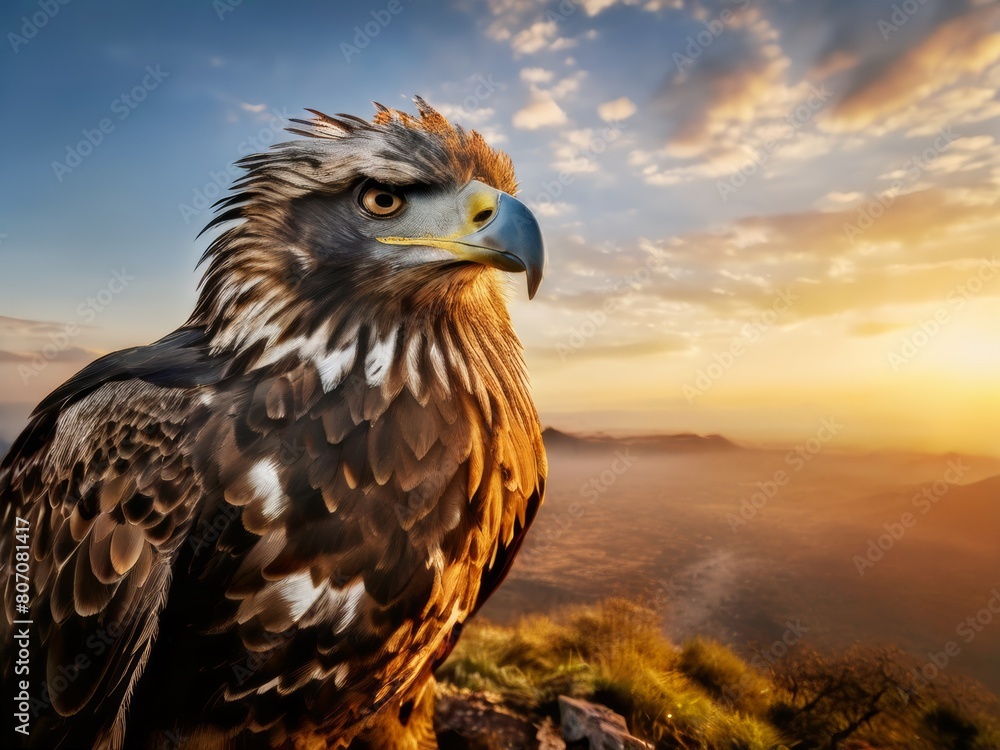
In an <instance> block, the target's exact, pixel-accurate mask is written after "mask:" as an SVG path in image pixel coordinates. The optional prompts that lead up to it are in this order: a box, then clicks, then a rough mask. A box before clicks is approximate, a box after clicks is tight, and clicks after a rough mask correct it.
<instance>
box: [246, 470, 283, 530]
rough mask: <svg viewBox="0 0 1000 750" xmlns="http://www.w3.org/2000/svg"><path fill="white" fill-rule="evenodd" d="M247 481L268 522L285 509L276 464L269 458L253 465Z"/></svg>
mask: <svg viewBox="0 0 1000 750" xmlns="http://www.w3.org/2000/svg"><path fill="white" fill-rule="evenodd" d="M247 479H248V480H249V482H250V486H251V487H252V488H253V492H254V494H255V495H256V498H257V500H258V501H259V502H260V504H261V506H260V507H261V514H262V515H263V516H264V518H266V519H267V520H268V521H272V520H274V519H275V518H277V517H278V515H279V514H280V513H281V511H282V510H284V508H285V493H284V492H283V491H282V489H281V477H280V476H279V475H278V464H277V463H276V462H275V461H274V459H271V458H265V459H262V460H260V461H258V462H257V463H255V464H254V465H253V468H252V469H250V471H249V472H248V474H247Z"/></svg>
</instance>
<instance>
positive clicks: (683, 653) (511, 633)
mask: <svg viewBox="0 0 1000 750" xmlns="http://www.w3.org/2000/svg"><path fill="white" fill-rule="evenodd" d="M901 658H903V657H902V655H901V654H898V652H893V651H889V650H885V649H882V650H872V649H869V650H865V649H861V648H859V649H854V650H851V651H849V652H847V653H846V654H839V655H834V656H829V657H828V656H822V655H819V654H817V653H815V652H808V653H807V654H806V655H805V656H804V657H803V658H802V659H799V660H796V659H793V658H789V659H788V660H787V665H786V667H785V674H784V675H782V674H781V673H780V670H779V671H778V672H776V673H775V674H774V675H765V674H763V673H761V672H759V671H757V670H756V669H754V668H753V667H752V666H750V665H749V664H747V663H746V662H745V661H743V660H742V659H741V658H740V657H739V656H738V655H737V654H735V653H734V652H733V651H731V650H730V649H729V648H727V647H726V646H724V645H722V644H719V643H717V642H715V641H711V640H707V639H703V638H697V639H695V640H693V641H691V642H689V643H687V644H685V645H684V646H683V647H678V646H676V645H675V644H673V643H671V642H670V641H669V640H668V639H667V638H665V637H664V635H663V634H662V632H661V630H660V618H659V615H657V614H656V613H655V612H653V611H651V610H649V609H646V608H644V607H643V606H641V605H639V604H636V603H634V602H630V601H626V600H622V599H611V600H608V601H605V602H602V603H600V604H597V605H595V606H592V607H581V608H575V609H570V610H567V611H566V612H564V613H562V615H561V616H559V617H558V618H555V619H553V618H549V617H540V616H534V617H528V618H525V619H523V620H522V621H520V622H519V623H518V624H517V625H516V626H514V627H502V626H498V625H494V624H491V623H488V622H473V623H471V624H470V625H469V626H468V627H467V628H466V630H465V632H464V634H463V636H462V639H461V640H460V641H459V644H458V646H457V647H456V649H455V651H454V653H453V654H452V655H451V658H449V660H448V661H447V662H446V663H445V664H444V665H443V666H442V667H441V669H440V670H439V671H438V678H439V679H440V680H442V681H444V682H450V683H452V684H454V685H455V686H456V687H459V688H468V689H471V690H476V691H482V692H487V693H493V694H495V695H497V696H499V698H500V699H502V700H503V701H504V703H506V704H507V705H509V706H511V707H513V708H517V709H520V710H522V711H524V712H527V713H530V714H534V715H536V716H538V717H544V716H551V717H553V718H557V717H558V697H559V696H560V695H569V696H573V697H577V698H585V699H588V700H593V701H595V702H598V703H602V704H604V705H606V706H608V707H610V708H612V709H613V710H615V711H617V712H619V713H621V714H622V715H623V716H625V718H626V719H627V721H628V724H629V727H630V729H631V731H632V732H633V733H634V734H635V735H636V736H638V737H641V738H643V739H646V740H649V741H651V742H653V743H654V744H655V745H656V746H657V748H684V749H687V750H773V749H774V748H777V747H781V746H786V747H788V748H795V750H806V749H807V748H824V750H833V749H834V748H841V747H842V748H850V747H856V748H860V747H870V748H899V750H931V749H932V748H936V747H943V746H945V747H955V748H963V749H966V750H988V749H989V748H1000V724H998V723H997V721H996V719H995V716H996V714H995V709H996V708H997V705H998V704H997V702H996V699H995V696H989V695H988V694H987V697H985V698H982V699H980V698H979V697H977V698H976V700H975V701H972V700H971V698H970V696H972V695H973V694H974V693H975V694H976V695H977V696H978V695H980V694H981V691H980V689H979V688H978V687H976V688H969V689H968V690H966V689H965V688H964V687H963V686H962V685H961V684H960V682H954V681H951V682H946V681H942V682H941V683H940V684H939V685H937V686H935V688H934V690H933V691H930V692H928V694H927V695H926V696H920V697H919V698H913V699H909V700H905V701H902V700H892V701H886V700H885V696H884V695H883V697H882V698H876V699H875V702H876V703H877V704H878V705H879V706H880V707H881V708H880V713H878V714H877V715H876V716H875V717H874V718H871V719H869V720H867V721H865V722H864V723H862V724H861V725H860V726H858V727H857V728H856V729H854V730H853V731H852V733H851V734H850V736H849V737H845V739H844V740H842V741H838V742H837V743H834V744H831V741H830V738H831V735H832V733H833V732H836V731H840V730H841V729H842V728H843V727H844V726H847V725H849V724H850V721H851V717H852V716H853V715H854V714H855V713H856V712H857V707H858V705H860V704H863V702H864V701H865V700H867V699H868V698H870V697H871V696H872V695H880V694H882V693H879V692H878V691H879V689H880V687H884V685H886V684H889V685H894V684H895V683H891V682H890V683H886V682H885V679H886V677H885V676H886V675H887V674H889V671H886V670H887V669H888V667H887V666H886V665H887V663H888V664H889V666H891V667H892V668H893V669H894V670H896V671H897V672H898V673H900V674H901V673H902V672H899V670H903V671H905V670H906V669H908V668H909V664H907V663H905V662H902V661H899V660H900V659H901ZM893 660H895V661H893ZM876 664H877V665H879V668H878V671H876V670H875V668H874V666H873V665H876ZM796 670H801V673H800V672H798V671H796ZM890 671H891V670H890ZM801 675H806V676H807V677H808V679H805V678H803V679H799V678H800V676H801ZM880 680H881V682H880ZM831 684H833V685H835V686H836V690H834V691H832V692H831V694H830V696H829V697H822V699H817V692H816V691H818V690H826V689H827V686H829V685H831ZM790 686H791V687H790ZM811 690H812V691H813V692H810V691H811ZM977 691H978V692H977ZM884 692H885V691H883V693H884ZM879 701H881V703H879ZM973 704H974V705H973ZM956 706H960V707H961V708H956ZM970 706H971V707H970ZM991 712H994V713H991ZM851 743H854V744H851Z"/></svg>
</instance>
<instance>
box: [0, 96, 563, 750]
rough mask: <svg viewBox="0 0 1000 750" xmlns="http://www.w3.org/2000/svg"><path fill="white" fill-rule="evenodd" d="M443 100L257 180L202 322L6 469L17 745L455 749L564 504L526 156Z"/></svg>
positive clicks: (107, 387) (34, 435) (133, 356)
mask: <svg viewBox="0 0 1000 750" xmlns="http://www.w3.org/2000/svg"><path fill="white" fill-rule="evenodd" d="M414 101H415V103H416V109H417V111H416V113H415V114H410V113H406V112H403V111H400V110H396V109H391V108H387V107H384V106H382V105H379V104H376V105H375V108H376V112H375V115H374V117H373V119H372V120H370V121H369V120H365V119H362V118H358V117H355V116H351V115H347V114H338V115H336V116H328V115H325V114H322V113H321V112H318V111H316V110H311V109H310V110H307V111H308V112H310V113H311V115H310V116H309V119H302V120H294V121H293V122H294V125H293V126H292V127H290V128H289V130H290V132H292V133H293V134H295V135H297V136H303V137H301V138H296V139H294V140H290V141H289V142H285V143H280V144H277V145H275V146H273V147H271V148H270V149H268V150H267V151H265V152H262V153H258V154H254V155H251V156H248V157H246V158H244V159H242V160H240V161H239V162H237V165H238V166H239V167H241V168H242V169H243V170H244V171H243V173H242V174H241V175H240V178H239V179H237V180H236V181H235V182H234V184H233V187H232V189H231V191H230V193H228V194H227V195H226V197H224V198H223V199H221V200H220V201H219V202H218V203H217V204H216V207H217V212H216V214H215V215H214V216H213V218H212V220H211V222H210V223H209V224H208V227H206V230H207V229H213V228H214V231H215V232H216V234H217V236H216V237H215V239H214V240H213V241H212V242H211V244H210V245H209V247H208V249H207V250H206V251H205V254H204V257H203V258H202V263H204V264H205V270H204V275H203V277H202V280H201V284H200V287H199V290H200V291H199V297H198V301H197V304H196V306H195V309H194V312H193V313H192V314H191V317H190V318H189V319H188V321H187V322H186V323H185V324H184V325H183V326H181V327H180V328H178V329H177V330H175V331H174V332H173V333H170V334H169V335H167V336H166V337H164V338H162V339H160V340H159V341H156V342H155V343H153V344H149V345H147V346H139V347H136V348H131V349H126V350H123V351H118V352H115V353H112V354H109V355H107V356H104V357H102V358H100V359H98V360H97V361H95V362H93V363H92V364H90V365H89V366H88V367H86V368H85V369H83V370H82V371H81V372H80V373H78V374H77V375H76V376H74V377H73V378H72V379H70V380H69V381H68V382H66V383H65V384H64V385H62V386H60V387H59V388H58V389H56V390H55V391H54V392H53V393H52V394H51V395H49V396H48V397H47V398H45V399H44V400H43V401H42V402H41V403H40V404H39V405H38V407H37V408H36V409H35V411H34V413H33V415H32V416H31V418H30V421H29V423H28V425H27V427H26V428H25V429H24V431H23V432H22V433H21V434H20V436H19V437H18V439H17V440H16V441H15V442H14V444H13V445H12V446H11V448H10V449H9V451H8V453H7V455H6V457H5V458H4V460H3V462H2V463H0V504H2V527H3V529H2V530H3V534H2V536H0V580H2V583H3V586H4V596H5V614H4V616H3V617H0V642H2V644H3V646H2V648H3V656H2V660H0V669H2V674H3V684H4V695H5V696H6V697H7V698H8V699H9V698H10V697H12V696H13V697H14V698H15V714H16V722H15V723H16V727H15V732H14V733H13V735H11V734H9V733H8V734H7V735H6V737H5V739H4V742H5V743H7V742H8V741H10V738H11V736H13V738H14V740H15V741H16V742H20V743H21V744H22V745H23V746H26V747H33V748H34V747H39V748H41V747H44V748H78V747H86V748H91V747H93V748H107V749H110V750H118V749H120V748H160V747H170V748H234V749H235V748H240V749H247V750H250V749H253V748H289V749H292V748H294V749H295V750H306V749H308V750H312V749H314V748H331V749H332V748H347V747H351V748H372V749H374V748H383V747H384V748H403V749H406V748H433V747H436V742H435V739H434V734H433V726H432V712H433V700H434V680H433V674H434V670H435V668H436V666H437V665H439V664H440V663H441V662H442V661H443V660H444V659H445V658H446V657H447V656H448V654H449V652H450V651H451V649H452V648H453V647H454V645H455V643H456V640H457V639H458V637H459V634H460V632H461V629H462V625H463V623H465V622H466V621H467V620H468V619H469V618H470V617H471V616H473V614H475V613H476V611H477V610H478V609H479V608H480V607H481V606H482V605H483V603H484V602H485V601H486V599H487V598H488V597H489V596H490V595H491V594H492V592H493V591H494V590H495V589H496V588H497V586H499V585H500V583H501V582H502V580H503V579H504V577H505V575H506V574H507V572H508V571H509V570H510V567H511V564H512V562H513V560H514V557H515V555H516V553H517V551H518V549H519V547H520V546H521V544H522V542H523V540H524V537H525V533H526V532H527V530H528V528H529V526H530V525H531V523H532V520H533V519H534V517H535V515H536V512H537V511H538V508H539V506H540V504H541V502H542V498H543V494H544V488H545V477H546V457H545V451H544V447H543V444H542V439H541V431H540V427H539V421H538V414H537V410H536V408H535V405H534V403H533V400H532V397H531V393H530V388H529V381H528V375H527V370H526V366H525V362H524V359H523V350H522V346H521V344H520V342H519V339H518V337H517V335H516V333H515V331H514V328H513V325H512V322H511V318H510V315H509V313H508V309H507V298H508V296H509V289H508V286H509V285H508V281H507V280H508V279H510V278H511V277H509V276H507V275H506V274H507V273H510V274H516V273H524V274H525V275H526V279H527V289H528V295H529V297H533V296H534V294H535V292H536V290H537V288H538V286H539V283H540V281H541V277H542V271H543V265H544V260H545V258H544V255H545V251H544V245H543V240H542V235H541V231H540V229H539V225H538V222H537V221H536V219H535V218H534V216H533V215H532V213H531V211H530V210H529V209H528V208H527V207H526V206H525V205H524V204H523V203H522V202H520V201H518V200H517V199H516V198H515V197H514V194H515V193H516V190H517V183H516V180H515V176H514V169H513V165H512V162H511V159H510V157H509V156H508V155H507V154H505V153H503V152H501V151H497V150H494V149H493V148H491V147H490V146H489V145H488V144H487V143H486V141H485V139H484V138H483V137H482V136H481V135H480V134H479V133H477V132H476V131H474V130H465V129H463V128H461V127H459V126H456V125H454V124H452V123H450V122H449V121H448V120H447V119H446V118H445V117H444V116H443V115H441V114H440V113H439V112H437V111H436V110H434V109H433V108H431V107H430V106H429V105H427V104H426V103H425V102H424V101H423V100H422V99H419V98H417V99H415V100H414ZM504 272H505V273H504ZM8 710H9V706H8Z"/></svg>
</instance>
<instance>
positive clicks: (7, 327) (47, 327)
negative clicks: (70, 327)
mask: <svg viewBox="0 0 1000 750" xmlns="http://www.w3.org/2000/svg"><path fill="white" fill-rule="evenodd" d="M65 330H66V324H65V323H50V322H48V321H45V320H26V319H24V318H11V317H8V316H6V315H0V333H3V334H5V335H14V336H44V335H45V334H47V333H57V332H61V331H65Z"/></svg>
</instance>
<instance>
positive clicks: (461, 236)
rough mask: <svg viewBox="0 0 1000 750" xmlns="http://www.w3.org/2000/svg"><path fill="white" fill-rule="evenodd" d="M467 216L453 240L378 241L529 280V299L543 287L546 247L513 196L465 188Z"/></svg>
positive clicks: (529, 215) (533, 222)
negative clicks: (433, 251)
mask: <svg viewBox="0 0 1000 750" xmlns="http://www.w3.org/2000/svg"><path fill="white" fill-rule="evenodd" d="M467 187H469V188H474V190H472V191H470V193H471V194H470V195H469V196H468V200H467V201H466V204H465V211H466V213H467V214H468V216H467V218H466V220H465V221H464V222H463V229H462V230H461V231H459V232H458V233H456V236H453V237H419V238H418V237H379V238H378V240H379V242H383V243H386V244H389V245H424V246H430V247H438V248H441V249H443V250H447V251H448V252H450V253H452V254H454V255H455V256H456V257H458V258H459V259H461V260H467V261H472V262H475V263H481V264H483V265H485V266H492V267H493V268H499V269H500V270H502V271H509V272H511V273H522V272H523V273H525V274H527V276H528V299H532V298H534V296H535V292H537V291H538V286H539V284H541V283H542V272H543V269H544V266H545V243H544V241H543V240H542V230H541V229H540V228H539V226H538V221H537V220H536V219H535V216H534V214H532V213H531V211H530V210H528V207H527V206H525V205H524V204H523V203H521V201H519V200H518V199H517V198H515V197H514V196H512V195H508V194H507V193H504V192H501V191H499V190H496V189H494V188H491V187H489V186H487V185H484V184H482V183H478V182H472V183H470V184H469V186H467Z"/></svg>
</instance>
